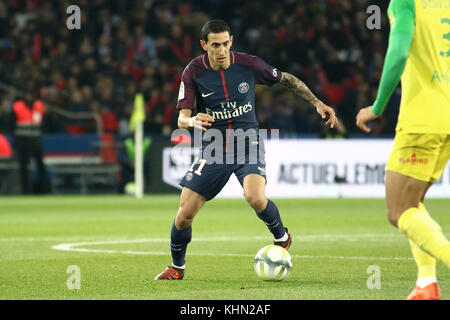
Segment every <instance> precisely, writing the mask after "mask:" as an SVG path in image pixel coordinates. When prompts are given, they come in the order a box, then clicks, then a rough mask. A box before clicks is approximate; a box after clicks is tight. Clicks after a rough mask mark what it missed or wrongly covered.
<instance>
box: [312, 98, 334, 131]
mask: <svg viewBox="0 0 450 320" xmlns="http://www.w3.org/2000/svg"><path fill="white" fill-rule="evenodd" d="M315 107H316V109H317V113H318V114H320V116H321V117H322V119H325V118H326V117H327V115H329V116H330V119H328V121H327V122H325V125H327V126H330V127H331V128H334V126H335V125H336V124H337V123H339V120H338V118H337V117H336V114H335V112H334V109H333V108H331V107H329V106H327V105H326V104H325V103H323V102H322V101H318V102H317V103H316V104H315Z"/></svg>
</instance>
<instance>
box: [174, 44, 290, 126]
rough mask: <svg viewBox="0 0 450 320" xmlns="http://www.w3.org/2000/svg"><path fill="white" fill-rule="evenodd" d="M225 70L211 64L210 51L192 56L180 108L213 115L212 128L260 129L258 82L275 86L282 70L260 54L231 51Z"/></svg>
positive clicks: (184, 81)
mask: <svg viewBox="0 0 450 320" xmlns="http://www.w3.org/2000/svg"><path fill="white" fill-rule="evenodd" d="M230 60H231V61H230V62H231V64H230V66H229V67H228V68H227V69H226V70H219V71H216V70H214V69H212V68H211V66H210V64H209V59H208V56H207V54H206V53H205V54H204V55H201V56H199V57H197V58H195V59H193V60H192V61H191V62H190V63H189V64H188V65H187V67H186V68H185V69H184V71H183V75H182V78H181V84H180V90H179V95H178V105H177V109H192V110H194V109H195V108H196V110H197V112H202V113H207V114H209V115H211V116H212V117H213V118H214V120H215V121H214V123H213V124H212V127H210V128H216V129H220V130H226V129H243V130H247V129H250V128H254V129H258V122H257V121H256V114H255V85H257V84H264V85H268V86H272V85H273V84H275V83H277V82H279V81H280V79H281V72H280V71H278V70H277V69H276V68H273V67H271V66H269V65H268V64H267V63H265V62H264V61H263V60H262V59H261V58H259V57H256V56H252V55H249V54H246V53H239V52H233V51H231V52H230Z"/></svg>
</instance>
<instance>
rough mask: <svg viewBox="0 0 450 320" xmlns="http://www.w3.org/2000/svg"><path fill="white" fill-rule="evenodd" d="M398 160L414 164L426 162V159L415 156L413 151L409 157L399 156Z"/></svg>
mask: <svg viewBox="0 0 450 320" xmlns="http://www.w3.org/2000/svg"><path fill="white" fill-rule="evenodd" d="M398 161H400V162H401V163H411V164H412V165H414V164H427V163H428V159H425V158H417V156H416V154H415V153H413V154H412V155H411V157H408V158H403V157H400V158H399V159H398Z"/></svg>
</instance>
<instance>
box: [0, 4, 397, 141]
mask: <svg viewBox="0 0 450 320" xmlns="http://www.w3.org/2000/svg"><path fill="white" fill-rule="evenodd" d="M72 4H78V5H79V6H80V8H81V29H80V30H69V29H68V28H67V27H66V19H67V18H68V17H69V14H68V13H67V12H66V9H67V7H68V6H70V5H72ZM373 4H376V5H378V6H379V7H380V9H381V29H380V30H369V29H368V28H367V26H366V20H367V18H368V16H369V15H368V14H367V13H366V9H367V7H368V6H369V5H373ZM387 5H388V1H378V2H377V1H370V2H369V1H366V0H314V1H309V0H279V1H272V0H247V1H241V0H239V1H238V0H204V1H194V0H192V1H182V0H134V1H128V0H79V1H67V0H2V1H0V85H3V86H4V85H6V86H10V87H14V88H16V89H17V90H19V92H21V93H22V94H23V93H24V92H30V93H32V94H34V95H35V96H36V98H40V99H42V100H43V101H44V103H46V105H47V106H48V110H49V111H48V112H47V114H46V116H45V120H44V132H47V133H60V132H67V133H70V134H82V133H93V132H95V130H96V129H95V122H94V121H92V120H68V119H67V118H66V117H63V116H61V114H60V113H61V112H59V113H58V112H54V111H52V110H56V109H55V108H57V109H61V110H64V111H69V112H72V113H85V112H93V113H96V114H98V115H100V116H101V117H102V119H103V123H104V129H105V131H106V132H111V133H115V134H127V133H128V121H129V118H130V114H131V112H132V108H133V97H134V94H135V93H136V92H137V91H141V92H143V93H144V94H145V99H146V114H147V119H146V123H145V131H146V133H147V134H162V135H170V134H171V132H172V130H173V129H174V128H175V127H176V120H177V116H178V112H177V110H176V103H177V100H176V99H177V96H178V87H179V83H180V78H181V73H182V71H183V69H184V67H185V66H186V64H187V63H188V62H189V61H190V60H191V59H192V58H194V57H196V56H198V55H200V54H202V53H203V52H202V49H201V47H200V44H199V39H200V30H201V27H202V25H203V23H204V22H206V21H207V20H209V19H212V18H221V19H224V20H226V21H227V22H228V23H229V24H230V26H231V29H232V33H233V35H234V43H233V48H232V50H235V51H242V52H247V53H250V54H254V55H258V56H260V57H262V58H263V59H264V60H265V61H266V62H267V63H269V64H270V65H273V66H274V67H276V68H277V69H279V70H281V71H287V72H290V73H292V74H294V75H296V76H298V77H299V78H300V79H301V80H303V81H304V82H305V83H306V84H307V85H308V87H309V88H310V89H311V90H312V91H313V92H314V93H315V94H316V95H317V96H318V97H319V98H320V99H322V100H323V101H324V102H325V103H327V104H329V105H331V106H333V107H334V108H335V109H336V110H337V114H338V116H339V118H340V119H341V121H342V126H339V128H338V129H337V130H334V131H324V130H327V129H324V127H323V125H322V124H323V120H322V119H321V118H320V117H319V116H318V115H317V114H316V112H315V109H314V108H313V107H312V106H311V105H309V104H308V103H307V102H305V101H303V100H302V99H300V98H298V97H296V96H294V95H293V94H292V93H291V92H289V91H287V90H286V89H284V88H283V87H282V86H280V85H276V86H274V88H272V89H271V88H266V87H259V86H258V88H257V100H256V103H257V106H256V110H257V117H258V120H259V122H260V125H261V127H262V128H278V129H280V133H281V134H282V135H284V136H293V135H296V134H305V133H315V134H317V133H319V134H321V136H323V137H336V136H338V137H341V136H348V135H351V134H353V133H359V131H358V130H357V128H356V127H355V125H354V119H355V116H356V114H357V111H358V110H359V109H360V108H362V107H365V106H367V105H370V104H371V103H372V102H373V101H374V100H375V97H376V92H377V88H378V83H379V80H380V76H381V71H382V66H383V61H384V56H385V52H386V49H387V43H388V35H389V23H388V20H387V18H386V9H387ZM19 96H20V94H19ZM399 97H400V92H399V90H397V91H396V92H395V93H394V95H393V97H392V99H391V101H390V105H389V106H388V107H387V110H386V112H385V114H384V116H383V117H381V118H380V119H378V120H377V122H375V123H374V124H373V126H374V127H373V132H372V135H375V136H377V135H383V134H392V133H393V132H394V128H395V122H396V116H397V113H398V105H399V99H400V98H399ZM17 98H18V96H17V95H13V94H11V91H10V90H5V89H2V88H0V132H2V131H6V130H7V124H6V120H5V119H6V116H5V115H6V114H7V113H8V112H9V110H10V108H11V104H12V102H13V101H14V99H17ZM52 108H53V109H52Z"/></svg>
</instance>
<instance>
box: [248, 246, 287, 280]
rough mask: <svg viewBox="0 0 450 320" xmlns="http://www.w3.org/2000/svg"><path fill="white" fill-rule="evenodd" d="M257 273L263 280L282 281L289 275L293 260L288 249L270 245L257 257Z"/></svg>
mask: <svg viewBox="0 0 450 320" xmlns="http://www.w3.org/2000/svg"><path fill="white" fill-rule="evenodd" d="M254 266H255V272H256V274H257V275H258V277H260V278H261V279H263V280H269V281H281V280H283V279H284V278H286V277H287V276H288V275H289V272H290V270H291V267H292V258H291V255H290V254H289V252H287V250H286V249H284V248H282V247H280V246H275V245H268V246H265V247H264V248H261V249H260V250H259V251H258V253H257V254H256V256H255V261H254Z"/></svg>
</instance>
